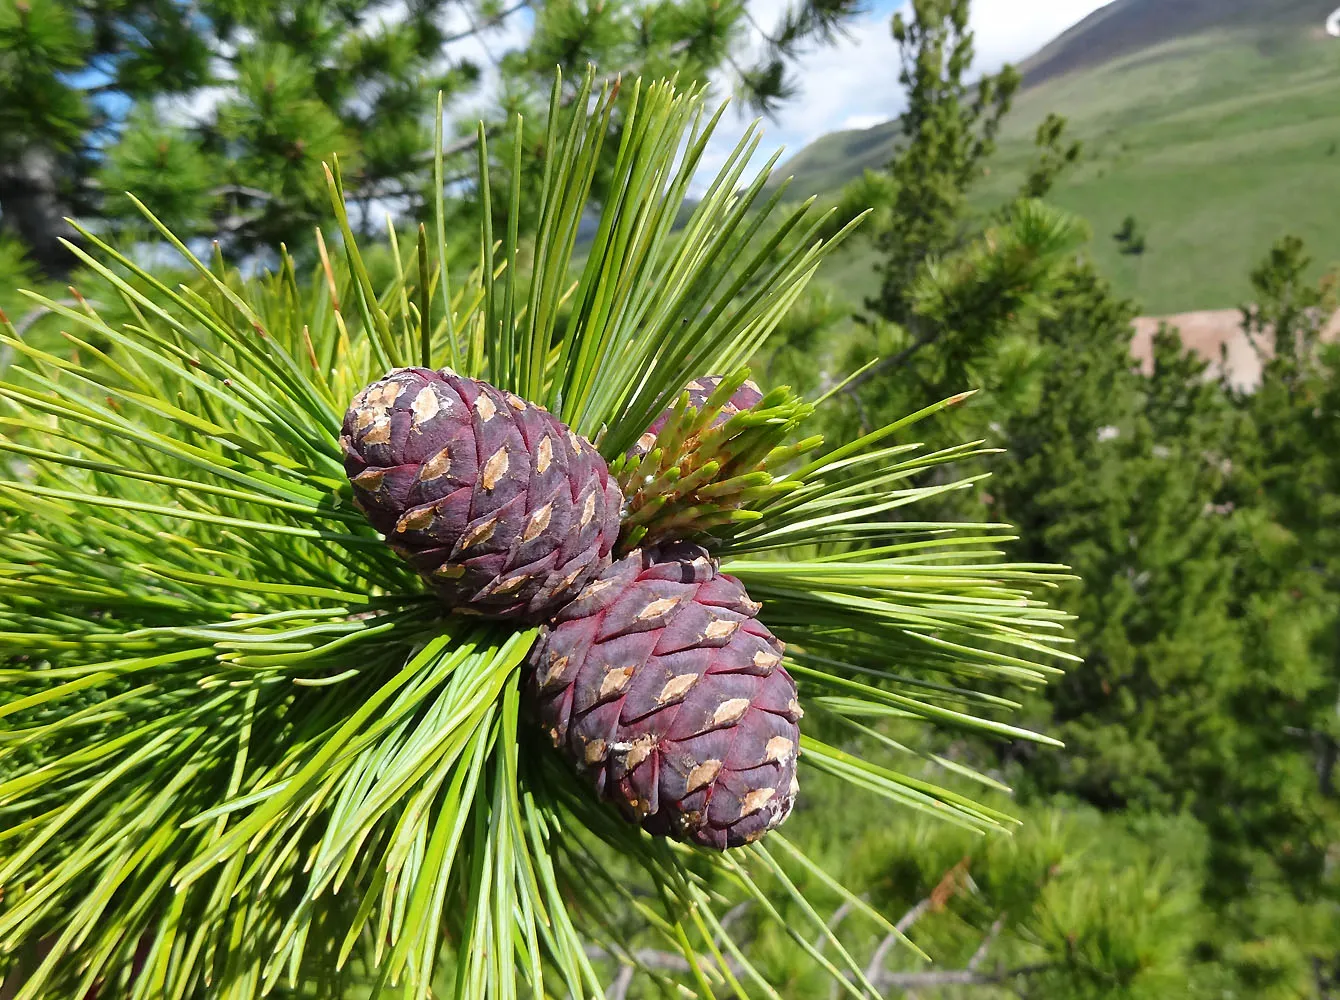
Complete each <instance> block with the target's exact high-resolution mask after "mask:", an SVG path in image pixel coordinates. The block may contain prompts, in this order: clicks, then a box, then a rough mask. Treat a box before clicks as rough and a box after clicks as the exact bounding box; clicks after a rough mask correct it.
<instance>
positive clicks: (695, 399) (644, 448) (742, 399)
mask: <svg viewBox="0 0 1340 1000" xmlns="http://www.w3.org/2000/svg"><path fill="white" fill-rule="evenodd" d="M723 378H725V376H724V375H704V376H703V377H701V378H696V379H694V380H693V381H692V382H690V383H689V384H688V385H686V386H685V387H684V391H685V392H687V393H688V394H689V405H690V406H692V407H693V408H694V409H695V410H701V409H702V408H703V404H704V403H706V402H707V401H708V399H710V398H711V396H712V393H714V392H716V390H717V386H719V385H720V384H721V380H722V379H723ZM762 399H763V390H761V389H760V388H759V387H758V386H757V385H756V384H755V383H754V382H753V381H747V382H745V383H744V384H743V385H741V386H740V388H738V389H736V390H735V392H734V393H732V394H731V397H730V399H728V400H727V401H726V404H725V405H724V406H722V407H721V412H720V413H718V414H717V415H716V416H715V417H713V418H712V422H711V424H709V425H708V426H709V427H720V426H721V425H722V424H724V423H725V422H726V421H727V420H729V419H730V418H731V417H733V416H735V414H737V413H739V412H740V411H741V410H748V409H752V408H753V407H755V406H757V405H758V404H759V402H760V401H761V400H762ZM674 412H675V408H674V406H669V407H667V408H666V409H665V410H663V411H662V412H661V415H660V416H659V417H657V418H656V419H655V420H653V421H652V422H651V426H650V427H648V428H647V430H646V432H645V433H644V434H643V435H642V436H641V437H640V438H638V439H637V444H635V445H633V447H632V448H630V449H628V454H629V455H632V456H633V457H635V458H641V457H642V456H643V455H645V454H646V453H647V452H649V451H651V449H652V448H654V447H656V435H658V434H660V433H661V431H662V430H663V429H664V428H665V425H666V422H667V421H669V419H670V417H671V415H672V414H673V413H674Z"/></svg>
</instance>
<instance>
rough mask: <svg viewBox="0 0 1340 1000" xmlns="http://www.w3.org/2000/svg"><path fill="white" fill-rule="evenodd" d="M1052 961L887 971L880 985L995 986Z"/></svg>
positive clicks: (1046, 966)
mask: <svg viewBox="0 0 1340 1000" xmlns="http://www.w3.org/2000/svg"><path fill="white" fill-rule="evenodd" d="M1051 967H1052V966H1051V963H1049V962H1041V963H1039V964H1037V965H1021V966H1019V967H1017V968H1014V969H999V970H997V971H995V972H978V971H977V970H976V969H945V970H943V971H937V972H886V973H884V974H882V975H881V976H880V977H879V979H878V981H877V982H876V985H877V986H880V987H883V988H887V989H895V990H915V989H928V988H932V987H936V986H995V985H998V984H1000V983H1006V982H1009V981H1010V980H1011V979H1018V978H1020V977H1022V976H1032V975H1036V974H1037V973H1039V972H1046V971H1047V970H1048V969H1050V968H1051Z"/></svg>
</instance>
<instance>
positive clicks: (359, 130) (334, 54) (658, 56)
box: [0, 0, 857, 277]
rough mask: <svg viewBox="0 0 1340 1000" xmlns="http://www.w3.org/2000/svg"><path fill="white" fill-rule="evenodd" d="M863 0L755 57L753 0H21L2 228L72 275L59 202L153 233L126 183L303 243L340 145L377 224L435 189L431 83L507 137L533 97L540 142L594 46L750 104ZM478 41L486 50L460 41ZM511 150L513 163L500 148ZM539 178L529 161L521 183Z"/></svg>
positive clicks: (11, 61) (269, 244) (777, 93)
mask: <svg viewBox="0 0 1340 1000" xmlns="http://www.w3.org/2000/svg"><path fill="white" fill-rule="evenodd" d="M856 11H857V5H856V4H855V3H854V2H852V0H805V2H802V3H799V4H797V5H795V6H794V7H792V8H788V11H787V13H786V14H785V16H784V17H783V18H782V20H781V22H780V23H779V24H778V25H776V26H775V27H774V26H762V27H761V28H760V30H764V29H766V30H764V35H765V38H766V44H765V46H764V52H763V54H762V56H760V58H761V60H762V61H761V63H760V64H759V65H757V66H753V65H747V64H746V63H745V62H743V61H742V60H747V59H748V47H747V46H745V45H744V33H745V32H746V30H747V29H748V27H749V20H748V16H747V12H746V9H745V6H744V5H743V4H740V3H726V4H718V3H703V2H701V0H659V2H656V3H652V4H639V3H632V2H626V0H618V2H600V3H585V2H577V0H561V2H557V3H544V4H539V5H535V6H534V7H533V8H532V5H531V4H530V3H529V0H519V2H515V3H506V2H500V0H410V2H408V3H400V2H398V0H397V2H392V0H354V2H349V0H275V2H273V3H271V2H266V3H252V2H244V0H205V2H202V3H197V4H189V5H183V4H181V3H176V2H172V0H132V2H129V3H127V2H124V0H78V2H76V0H16V2H13V3H8V4H6V5H4V7H3V8H0V212H2V213H3V225H4V227H5V229H7V230H8V231H9V232H10V233H11V234H12V235H13V236H14V237H16V238H17V239H19V240H20V242H21V243H22V244H23V245H24V246H25V247H26V248H27V252H28V254H29V256H30V257H31V259H32V260H33V261H34V262H35V263H36V264H37V265H38V266H39V267H40V268H41V269H42V270H43V271H44V272H45V273H47V274H48V275H51V276H53V277H63V276H65V275H67V274H68V272H69V271H70V270H71V268H72V267H74V266H75V263H76V261H75V258H73V257H71V256H70V255H69V254H68V253H66V252H65V251H64V249H63V248H62V246H61V244H60V240H61V239H62V238H67V239H78V237H77V235H76V233H75V232H74V231H72V230H70V229H69V227H68V225H67V224H66V223H64V222H63V221H62V220H63V217H64V216H67V215H76V216H78V217H79V218H81V219H83V220H85V221H86V223H88V224H91V223H92V222H93V221H94V220H97V219H104V220H106V222H105V223H104V225H103V226H102V227H100V230H101V231H103V232H104V234H105V230H106V227H107V226H112V227H114V228H117V229H125V230H126V231H127V236H129V237H141V236H145V237H149V238H152V234H151V231H150V230H148V229H146V228H145V227H143V226H142V225H141V224H140V222H139V214H138V212H137V211H136V210H135V208H134V205H133V204H132V203H131V202H130V201H129V200H127V199H126V198H125V197H124V194H123V192H125V191H132V192H134V193H135V195H136V196H137V197H139V198H141V199H142V200H144V201H145V202H146V203H148V204H152V205H154V206H156V208H157V209H158V211H159V212H160V217H161V218H162V219H163V220H164V221H165V222H167V223H169V224H171V225H172V226H173V227H174V229H175V230H176V231H177V232H179V233H180V234H181V235H182V237H183V238H189V237H191V236H193V235H197V234H202V235H207V236H209V237H211V238H217V239H220V240H221V241H222V242H223V243H224V245H225V248H226V249H228V251H229V252H230V253H233V254H235V255H237V256H239V257H242V256H245V255H247V254H249V253H251V252H253V251H256V250H265V251H268V252H269V253H271V254H277V252H278V249H279V245H280V244H281V243H283V244H286V245H287V246H288V247H289V248H290V251H291V252H293V253H295V254H297V255H298V256H299V259H300V260H305V258H304V257H303V256H302V254H300V253H299V251H300V250H304V249H307V248H309V246H310V239H311V232H312V227H313V226H314V225H315V224H316V223H317V222H318V221H320V220H322V219H323V218H324V217H325V213H326V211H327V205H326V191H325V185H324V182H323V181H322V178H321V164H322V163H323V162H328V161H330V159H331V157H333V156H336V155H338V156H339V157H340V160H341V163H342V164H343V165H344V171H345V182H346V187H345V191H346V197H347V198H348V199H349V202H350V205H351V209H352V210H353V218H354V226H355V228H356V229H357V230H358V231H359V232H360V234H361V235H364V236H365V237H366V236H368V235H369V234H372V233H377V232H379V231H380V230H381V227H382V214H383V211H384V210H385V209H386V208H387V207H390V208H392V209H394V210H396V211H398V212H401V213H403V214H404V215H405V216H407V217H408V218H410V219H413V218H417V217H418V216H420V215H422V214H423V212H424V210H425V209H426V207H427V206H430V205H431V204H432V201H433V197H434V195H433V188H434V174H433V162H434V161H433V156H432V155H431V141H432V137H433V120H432V119H433V103H432V102H433V99H434V94H436V93H438V92H439V91H440V92H443V93H444V94H445V95H446V101H447V107H448V109H449V110H453V109H457V108H460V109H461V110H462V111H464V110H465V107H466V106H467V105H469V106H470V107H471V109H473V108H475V107H484V108H487V109H488V110H487V113H486V115H485V117H486V118H487V120H488V123H489V131H490V133H498V132H503V133H507V134H510V133H509V129H508V127H507V126H508V123H509V122H510V121H511V120H512V117H513V115H514V114H515V113H517V112H525V113H526V114H527V116H528V117H527V131H526V133H525V140H526V144H527V148H529V149H531V150H534V149H536V148H540V147H542V146H543V143H544V134H543V125H544V120H545V114H544V107H545V104H546V103H547V101H548V98H549V91H550V86H551V83H552V81H553V77H554V72H555V69H561V70H562V71H563V72H564V73H565V74H566V76H567V78H568V79H571V80H574V81H576V80H579V79H580V78H581V76H582V74H583V73H584V72H585V69H586V66H587V64H588V63H589V62H595V63H597V64H598V65H600V66H601V67H602V69H603V70H604V71H605V72H606V73H607V74H609V75H610V76H611V77H613V76H616V75H619V74H622V75H624V76H625V77H627V78H629V79H632V78H634V77H636V76H638V75H644V74H645V75H647V76H648V77H656V76H667V77H668V76H671V75H677V76H678V79H679V80H680V81H681V82H682V83H684V84H685V85H690V84H693V83H706V82H707V81H708V80H709V79H714V78H716V77H717V76H722V75H724V77H725V78H726V79H727V80H728V81H729V85H730V86H731V87H733V88H734V89H736V90H738V91H739V92H740V94H741V96H742V97H743V98H744V100H745V101H746V103H748V104H752V105H755V106H759V107H765V108H775V107H776V106H777V105H778V104H779V103H780V102H782V101H784V100H785V99H786V97H787V96H788V94H789V93H791V92H792V90H793V87H792V85H791V83H790V82H789V70H788V66H789V63H790V61H791V60H793V59H794V57H795V56H796V54H797V53H798V52H799V51H801V50H802V49H803V47H804V46H806V45H808V44H812V43H816V42H818V43H822V42H823V41H824V40H827V39H831V38H832V37H833V36H834V34H835V33H837V32H840V31H841V30H843V26H844V24H845V22H846V21H847V20H848V19H849V18H850V17H851V16H852V15H853V14H854V13H855V12H856ZM467 39H477V40H479V41H480V44H479V45H478V46H477V47H478V49H479V51H480V52H482V53H483V57H482V58H476V59H471V58H466V57H465V56H464V55H462V49H461V45H460V43H462V42H463V41H465V40H467ZM485 81H488V82H489V89H488V90H487V91H481V90H480V85H481V83H482V82H485ZM495 91H496V93H495ZM575 96H576V90H575V89H572V88H569V90H568V91H567V92H566V95H565V100H569V101H570V100H573V99H574V98H575ZM461 118H462V119H463V124H465V125H468V126H469V127H468V128H467V129H466V131H465V133H464V134H463V136H461V137H459V138H457V137H452V136H448V137H447V141H446V143H445V145H446V146H447V150H448V152H449V153H450V154H451V155H449V156H448V157H447V159H446V167H445V178H444V179H445V180H446V181H447V182H449V183H450V182H454V188H468V187H469V186H470V182H471V178H472V177H473V174H474V165H475V158H476V157H475V143H474V135H473V124H472V119H471V117H470V115H469V114H462V115H461ZM621 120H622V113H621V112H620V113H616V115H615V116H614V119H613V123H614V125H615V126H616V127H617V124H618V122H619V121H621ZM500 152H502V153H503V154H504V158H503V160H502V162H503V163H510V162H511V158H510V156H508V155H507V153H508V151H507V149H506V144H505V143H504V144H503V145H502V148H501V149H500ZM612 152H613V151H612V150H611V155H612ZM523 162H526V163H534V164H536V170H537V171H540V170H542V169H543V168H542V161H540V160H539V159H538V158H536V157H526V158H525V159H524V161H523ZM610 169H612V164H606V165H605V167H604V170H605V172H608V171H609V170H610ZM538 189H539V176H538V174H537V176H536V178H535V184H534V186H530V185H528V186H527V194H529V193H530V192H531V191H534V190H538ZM600 190H601V188H600V187H599V186H597V188H596V192H597V194H598V193H599V191H600ZM458 193H459V192H458ZM466 218H473V216H467V217H466ZM462 221H464V220H462Z"/></svg>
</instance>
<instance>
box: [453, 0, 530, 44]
mask: <svg viewBox="0 0 1340 1000" xmlns="http://www.w3.org/2000/svg"><path fill="white" fill-rule="evenodd" d="M530 5H531V0H517V2H516V3H514V4H512V6H510V7H508V8H506V9H505V10H500V11H498V13H496V14H494V15H493V16H492V17H489V18H486V19H485V20H483V21H480V22H476V21H475V19H474V18H473V17H470V27H468V28H466V29H465V30H464V31H458V32H456V33H455V34H454V35H447V36H446V37H445V38H443V39H442V44H443V45H450V44H451V43H452V42H460V41H464V40H465V39H467V38H473V37H474V36H475V35H478V34H480V33H481V32H484V31H487V30H488V29H490V28H496V27H498V26H499V25H500V24H502V23H503V22H504V21H506V20H507V19H508V18H509V17H511V16H512V15H513V14H516V13H518V12H520V11H523V10H525V9H526V8H527V7H529V6H530Z"/></svg>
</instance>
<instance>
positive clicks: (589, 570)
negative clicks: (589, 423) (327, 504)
mask: <svg viewBox="0 0 1340 1000" xmlns="http://www.w3.org/2000/svg"><path fill="white" fill-rule="evenodd" d="M340 444H341V446H342V447H343V449H344V456H345V462H344V466H345V472H346V473H347V474H348V476H349V481H350V483H351V484H352V486H353V489H354V498H355V500H356V502H357V504H358V506H359V508H360V509H361V510H362V511H363V512H364V513H365V514H366V515H367V518H368V520H369V521H370V522H371V523H372V525H373V527H375V528H376V529H377V530H378V531H380V532H381V533H382V534H384V535H385V536H386V540H387V542H388V543H389V544H390V546H391V548H393V549H394V550H395V551H396V552H397V553H399V554H400V555H401V556H402V557H403V558H405V559H406V560H407V561H408V562H409V563H410V565H412V566H413V567H414V568H415V569H416V570H418V571H419V573H421V574H422V575H423V577H424V578H425V580H427V581H428V583H429V584H430V585H431V586H432V587H433V589H434V591H436V593H437V594H438V595H439V596H440V597H441V598H442V599H443V601H444V602H445V603H447V604H448V605H449V606H451V607H453V608H457V609H461V610H466V611H470V612H474V613H478V614H482V615H486V616H489V617H495V618H516V619H519V620H523V621H542V620H544V619H545V618H548V617H549V616H551V615H552V614H553V613H554V612H555V611H557V610H558V609H559V608H561V607H562V606H563V605H564V604H566V603H567V602H568V601H569V600H570V599H571V598H572V597H573V596H574V595H575V594H576V593H577V592H578V591H580V590H581V589H582V587H584V586H585V585H586V584H587V583H588V582H589V581H590V580H591V579H592V578H594V577H595V576H596V575H597V574H599V573H600V572H601V571H602V570H603V569H604V568H605V567H606V566H608V565H609V557H610V550H611V549H612V548H613V546H614V541H615V539H616V537H617V536H618V531H619V512H620V508H621V506H622V504H623V496H622V494H621V493H620V492H619V487H618V484H617V483H615V481H614V480H613V479H612V478H610V475H609V469H608V467H607V466H606V464H605V460H604V459H603V458H601V457H600V455H599V454H598V453H597V452H596V450H595V448H594V447H592V445H591V444H590V443H589V442H588V441H585V440H584V439H582V438H581V437H579V436H578V435H577V434H576V433H574V432H573V431H572V430H570V429H569V428H567V427H566V426H564V425H563V424H562V423H561V422H559V421H558V420H557V419H555V418H554V417H553V415H551V414H550V413H549V412H548V411H547V410H545V409H543V408H542V407H539V406H536V405H535V404H533V403H528V402H526V401H525V400H523V399H521V398H520V397H519V396H516V395H513V394H512V393H510V392H503V391H502V390H500V389H497V388H495V387H494V386H491V385H489V384H488V383H487V382H481V381H479V380H477V379H471V378H464V377H462V376H459V375H456V374H455V373H453V372H450V371H445V370H444V371H440V372H438V371H432V370H431V369H427V368H401V369H397V370H395V371H393V372H391V373H389V374H388V375H387V376H386V377H385V378H382V379H380V380H379V381H377V382H374V383H373V384H372V385H370V386H368V387H367V388H366V389H364V390H363V391H362V392H360V393H359V394H358V395H357V396H356V397H355V398H354V401H353V404H352V405H351V406H350V407H349V411H348V413H347V414H346V415H345V418H344V426H343V433H342V435H341V438H340Z"/></svg>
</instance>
